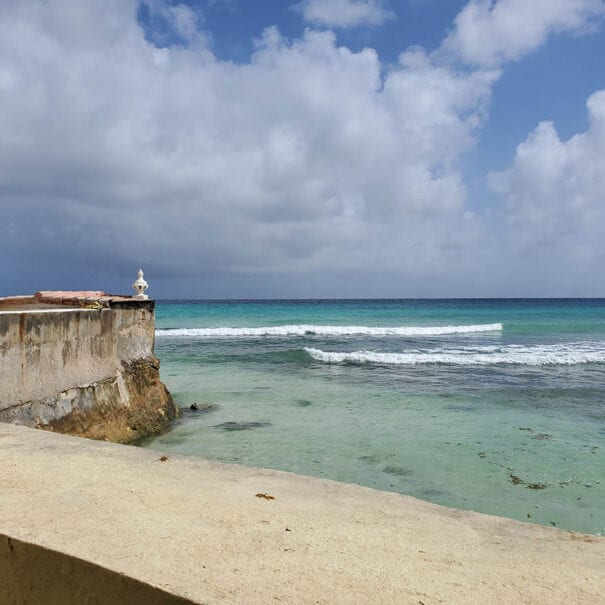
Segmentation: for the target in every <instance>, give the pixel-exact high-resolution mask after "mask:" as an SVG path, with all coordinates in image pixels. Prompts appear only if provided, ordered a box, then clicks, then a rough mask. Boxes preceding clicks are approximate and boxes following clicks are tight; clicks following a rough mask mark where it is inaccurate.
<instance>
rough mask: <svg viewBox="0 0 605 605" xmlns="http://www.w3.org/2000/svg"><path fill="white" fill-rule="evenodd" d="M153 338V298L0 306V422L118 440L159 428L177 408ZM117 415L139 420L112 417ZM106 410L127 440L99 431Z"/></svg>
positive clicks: (115, 427) (104, 420) (134, 436)
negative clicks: (98, 304) (95, 304)
mask: <svg viewBox="0 0 605 605" xmlns="http://www.w3.org/2000/svg"><path fill="white" fill-rule="evenodd" d="M154 334H155V321H154V302H153V301H151V300H150V301H134V300H125V301H121V302H116V303H112V305H111V306H110V307H106V308H97V309H87V308H76V307H70V306H67V307H63V308H60V307H51V306H48V307H45V306H44V305H40V306H39V308H36V307H35V306H34V307H32V308H27V309H19V308H18V307H15V306H14V305H13V306H12V308H11V307H10V306H9V305H5V306H4V308H2V307H0V421H4V422H12V423H15V424H24V425H26V426H38V427H50V428H54V429H55V430H60V431H63V432H69V433H75V434H80V435H82V436H91V437H94V438H101V439H105V438H109V439H111V440H118V441H131V440H136V438H137V437H142V436H144V435H145V434H148V433H149V432H153V431H155V430H158V429H159V428H161V426H162V425H163V424H165V421H167V420H169V419H170V418H172V417H174V416H175V414H176V408H175V406H174V403H173V402H172V398H171V397H170V395H169V393H168V392H167V390H166V389H165V387H164V385H163V384H162V383H161V382H160V381H159V371H158V370H159V362H158V360H157V359H155V358H154V357H153V347H154ZM135 391H136V397H133V393H134V392H135ZM134 399H136V401H134ZM146 406H147V407H149V406H152V408H153V409H152V411H153V415H155V416H156V418H151V417H150V415H149V414H148V413H147V412H148V411H149V410H146V409H145V408H146ZM116 409H121V410H127V411H129V414H130V415H132V413H134V412H135V411H136V413H137V414H138V417H137V419H135V420H134V421H133V420H132V418H126V417H124V418H117V417H116V414H115V410H116ZM109 412H111V421H112V422H113V424H114V430H117V428H118V426H119V425H121V424H123V425H124V426H123V427H122V428H124V429H125V430H126V429H128V430H130V431H131V433H132V434H127V433H124V434H122V431H121V430H119V431H118V432H119V433H120V436H112V435H107V434H105V433H104V432H103V430H101V431H99V430H98V425H99V423H101V424H104V423H106V420H107V419H108V418H109V416H108V415H109ZM143 412H144V414H143V415H144V416H145V417H144V418H143V417H142V416H141V413H143ZM66 418H67V419H68V421H65V419H66ZM60 420H61V421H62V423H61V424H60V425H56V424H54V425H53V423H57V422H58V421H60ZM72 420H73V422H72ZM93 421H94V422H93ZM93 425H94V427H95V428H94V431H95V432H94V434H91V433H90V431H91V430H92V427H93ZM133 425H134V426H133ZM143 425H149V426H143Z"/></svg>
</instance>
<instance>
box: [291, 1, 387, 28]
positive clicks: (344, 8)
mask: <svg viewBox="0 0 605 605" xmlns="http://www.w3.org/2000/svg"><path fill="white" fill-rule="evenodd" d="M294 8H295V9H296V10H297V11H299V12H300V13H301V14H302V16H303V18H304V19H305V21H307V22H308V23H313V24H314V25H323V26H326V27H342V28H345V27H357V26H360V25H381V24H382V23H384V22H385V21H386V20H387V19H390V18H392V17H393V13H392V12H391V11H390V10H389V9H388V7H387V5H386V2H385V0H303V1H302V2H300V3H299V4H296V5H295V6H294Z"/></svg>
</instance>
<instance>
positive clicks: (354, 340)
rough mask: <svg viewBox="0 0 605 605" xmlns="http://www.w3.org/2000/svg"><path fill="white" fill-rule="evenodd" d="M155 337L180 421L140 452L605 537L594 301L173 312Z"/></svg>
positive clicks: (209, 307)
mask: <svg viewBox="0 0 605 605" xmlns="http://www.w3.org/2000/svg"><path fill="white" fill-rule="evenodd" d="M157 328H158V331H157V339H156V354H157V355H158V356H159V357H160V359H161V360H162V378H163V380H164V381H165V382H166V384H167V385H168V388H169V389H170V390H171V391H172V393H173V394H174V395H175V398H176V400H177V402H178V403H179V404H180V405H181V406H182V407H183V408H184V414H183V417H182V418H181V419H180V420H178V421H177V422H176V423H174V424H173V426H172V427H171V428H170V430H169V431H167V432H166V433H164V434H163V435H160V436H158V437H155V438H153V439H151V440H150V441H148V442H147V443H145V446H147V447H152V448H157V449H160V450H162V451H165V452H175V453H181V454H187V455H195V456H203V457H205V458H211V459H216V460H222V461H226V462H237V463H239V464H245V465H250V466H259V467H266V468H275V469H281V470H287V471H293V472H296V473H300V474H306V475H314V476H319V477H327V478H330V479H336V480H339V481H347V482H353V483H359V484H361V485H366V486H369V487H375V488H378V489H384V490H390V491H396V492H400V493H404V494H410V495H413V496H416V497H419V498H422V499H425V500H429V501H431V502H436V503H439V504H444V505H447V506H453V507H457V508H464V509H471V510H477V511H481V512H486V513H490V514H496V515H504V516H508V517H513V518H516V519H519V520H524V521H532V522H536V523H543V524H545V525H548V524H552V525H556V526H557V527H561V528H566V529H574V530H578V531H584V532H589V533H598V534H605V504H604V503H605V301H604V300H555V301H546V300H544V301H537V300H530V301H524V300H473V301H464V300H442V301H394V300H388V301H267V302H245V301H244V302H233V301H231V302H230V301H218V302H216V301H214V302H208V301H174V302H160V303H158V306H157ZM193 402H197V403H198V407H199V408H200V410H199V411H197V412H193V411H190V410H189V409H188V406H189V405H190V404H191V403H193ZM204 406H208V408H209V409H206V410H204V409H203V407H204Z"/></svg>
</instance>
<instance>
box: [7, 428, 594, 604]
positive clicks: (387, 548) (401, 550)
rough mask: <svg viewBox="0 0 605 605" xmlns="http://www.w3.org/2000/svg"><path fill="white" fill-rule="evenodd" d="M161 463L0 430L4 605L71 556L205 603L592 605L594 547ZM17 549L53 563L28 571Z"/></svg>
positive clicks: (320, 488) (373, 499)
mask: <svg viewBox="0 0 605 605" xmlns="http://www.w3.org/2000/svg"><path fill="white" fill-rule="evenodd" d="M162 454H163V452H161V451H154V450H150V449H145V448H139V447H126V446H123V445H117V444H114V443H104V442H101V441H91V440H89V439H74V438H73V437H69V436H66V435H58V434H53V433H48V432H45V431H35V430H32V429H28V428H25V427H19V426H11V425H2V424H0V536H2V535H4V536H8V537H10V538H11V539H12V540H13V547H14V551H13V553H12V554H10V552H7V550H9V551H10V546H7V544H6V540H5V542H4V544H3V543H2V539H1V538H0V603H2V604H3V605H4V604H5V603H9V604H11V603H13V602H14V600H13V601H11V600H10V599H11V598H12V594H13V593H12V592H11V591H12V590H16V589H17V588H14V587H15V586H17V587H18V589H19V590H23V587H24V586H25V587H26V588H27V587H28V586H29V587H30V588H31V590H32V593H33V594H34V595H40V594H42V591H43V590H44V586H45V585H46V582H47V580H48V577H49V573H48V570H53V571H54V572H55V573H56V574H57V579H56V581H57V583H59V585H60V586H62V587H65V588H69V582H67V579H66V576H67V577H69V575H71V574H72V571H71V568H70V567H68V568H67V569H66V570H65V572H63V571H61V570H62V569H64V568H63V567H62V565H63V563H64V562H65V564H66V565H67V566H71V565H72V564H75V563H74V562H73V558H75V559H78V560H80V561H88V562H90V563H94V564H95V565H96V566H98V567H101V568H105V569H106V570H108V572H113V575H110V574H109V573H108V576H107V577H108V578H110V579H111V578H115V577H119V576H120V575H122V576H124V577H126V578H132V579H133V580H136V581H138V582H140V583H142V584H147V585H149V586H151V587H155V588H159V589H161V590H164V591H167V592H169V593H170V594H172V595H174V596H175V597H182V598H185V599H189V600H191V601H193V602H194V603H204V604H205V605H214V604H216V605H219V604H224V603H238V604H239V603H241V604H245V605H257V604H258V605H267V604H270V603H282V604H283V603H288V604H299V603H300V604H307V603H308V604H309V605H317V604H321V605H333V604H340V603H343V604H345V603H346V604H355V605H357V604H359V605H362V604H366V603H367V604H372V605H382V604H384V605H393V604H397V605H408V604H409V605H418V604H419V603H424V604H425V605H429V604H431V605H434V604H437V603H447V604H448V605H451V604H464V605H469V604H476V605H485V604H492V603H497V604H499V605H500V604H510V605H520V604H525V605H541V604H544V605H554V604H559V603H566V604H567V603H570V604H571V603H573V604H574V605H580V604H586V605H594V604H596V603H602V602H603V595H604V594H605V573H604V570H605V538H601V537H598V536H588V535H583V534H577V533H574V532H567V531H561V530H558V529H555V528H549V527H542V526H539V525H531V524H526V523H519V522H516V521H510V520H507V519H502V518H498V517H491V516H487V515H481V514H478V513H471V512H464V511H456V510H451V509H447V508H445V507H442V506H437V505H435V504H429V503H428V502H421V501H420V500H416V499H414V498H410V497H407V496H402V495H399V494H393V493H386V492H378V491H375V490H371V489H367V488H363V487H359V486H355V485H346V484H343V483H336V482H334V481H326V480H321V479H312V478H308V477H297V476H296V475H292V474H289V473H281V472H278V471H268V470H259V469H254V468H245V467H241V466H236V465H226V464H220V463H217V462H210V461H206V460H202V459H195V458H187V457H183V456H176V455H172V454H170V455H169V456H165V455H162ZM15 540H19V541H21V542H27V543H29V544H33V545H37V546H38V547H40V548H41V549H46V550H47V551H49V552H48V553H47V554H45V555H44V556H43V557H42V556H40V557H36V558H34V557H32V558H31V560H29V561H28V562H27V565H29V570H28V569H24V565H26V563H25V562H24V560H23V557H24V556H25V555H27V553H26V552H24V551H20V545H19V544H18V543H16V542H14V541H15ZM15 545H16V546H15ZM3 549H4V550H3ZM34 554H35V553H34ZM68 557H69V559H67V558H68ZM66 559H67V560H66ZM7 568H9V569H7ZM15 571H17V574H20V573H23V574H26V575H25V577H24V581H23V582H22V583H21V584H20V587H19V584H18V582H19V578H15V577H14V576H15ZM63 573H64V574H65V575H60V574H63ZM25 578H27V582H25ZM98 578H99V576H98V575H96V574H95V575H94V576H93V577H92V579H91V582H98ZM74 582H75V585H74V590H81V589H82V587H81V585H80V584H78V578H77V577H75V576H74ZM4 585H7V586H10V587H13V588H11V589H10V590H9V591H7V590H6V589H5V594H4V595H3V594H2V588H3V586H4ZM34 591H37V592H34ZM94 591H95V592H94V593H93V590H92V589H91V590H90V592H89V593H88V594H89V595H91V600H90V601H87V600H85V599H83V598H82V599H81V600H80V601H79V603H97V602H99V601H98V600H94V599H95V598H98V595H99V592H98V591H99V585H98V583H97V584H96V585H95V588H94ZM7 592H8V596H7ZM17 594H23V593H17ZM55 594H56V593H55ZM70 594H71V593H70V592H69V591H68V592H66V595H65V599H64V600H63V601H60V600H59V601H58V602H59V603H62V604H67V605H70V604H71V603H73V602H74V601H73V600H70V599H69V597H70ZM76 594H80V595H82V594H83V593H82V592H80V593H76ZM3 596H4V600H3ZM7 599H8V600H7ZM16 602H18V603H20V604H22V605H29V604H30V603H31V604H32V605H38V604H41V603H44V604H46V603H49V602H50V603H53V602H54V601H46V600H43V599H37V600H36V599H35V598H34V599H29V600H28V599H27V598H25V599H23V600H20V601H16ZM75 602H78V601H77V600H76V601H75ZM101 602H104V603H112V604H113V603H116V604H117V603H124V604H128V603H137V602H140V601H136V600H132V601H130V600H129V599H112V598H109V595H108V598H107V599H106V600H105V601H101ZM149 602H150V603H153V601H151V600H150V601H149ZM166 603H170V601H169V600H166Z"/></svg>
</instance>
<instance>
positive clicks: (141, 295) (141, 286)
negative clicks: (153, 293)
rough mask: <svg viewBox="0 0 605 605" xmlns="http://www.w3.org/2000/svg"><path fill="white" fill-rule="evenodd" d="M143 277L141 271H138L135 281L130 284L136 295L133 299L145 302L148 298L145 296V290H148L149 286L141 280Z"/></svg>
mask: <svg viewBox="0 0 605 605" xmlns="http://www.w3.org/2000/svg"><path fill="white" fill-rule="evenodd" d="M143 275H144V273H143V269H139V272H138V273H137V279H136V281H135V282H134V283H133V284H132V287H133V289H134V291H135V292H136V293H137V295H136V296H135V297H134V298H135V300H147V299H148V298H149V296H147V294H145V290H147V288H149V284H148V283H147V282H146V281H145V280H144V279H143Z"/></svg>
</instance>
